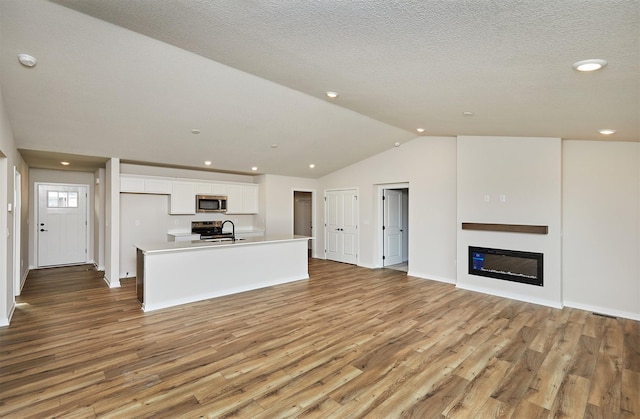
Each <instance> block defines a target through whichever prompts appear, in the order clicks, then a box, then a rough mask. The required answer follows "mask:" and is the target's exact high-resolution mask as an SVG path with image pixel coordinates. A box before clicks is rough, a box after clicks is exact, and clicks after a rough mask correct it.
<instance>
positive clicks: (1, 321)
mask: <svg viewBox="0 0 640 419" xmlns="http://www.w3.org/2000/svg"><path fill="white" fill-rule="evenodd" d="M15 311H16V303H15V302H14V303H11V310H9V315H8V316H7V317H0V327H6V326H9V323H11V318H12V317H13V313H14V312H15Z"/></svg>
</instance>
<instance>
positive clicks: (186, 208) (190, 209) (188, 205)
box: [170, 182, 196, 215]
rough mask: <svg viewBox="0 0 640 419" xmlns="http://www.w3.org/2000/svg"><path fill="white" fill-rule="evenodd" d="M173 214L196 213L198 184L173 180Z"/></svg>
mask: <svg viewBox="0 0 640 419" xmlns="http://www.w3.org/2000/svg"><path fill="white" fill-rule="evenodd" d="M170 213H171V214H174V215H175V214H195V213H196V186H195V184H193V183H190V182H172V188H171V212H170Z"/></svg>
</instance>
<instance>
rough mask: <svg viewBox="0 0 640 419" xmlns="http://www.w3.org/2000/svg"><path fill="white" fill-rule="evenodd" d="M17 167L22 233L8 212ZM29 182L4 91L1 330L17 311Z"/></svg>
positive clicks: (0, 116)
mask: <svg viewBox="0 0 640 419" xmlns="http://www.w3.org/2000/svg"><path fill="white" fill-rule="evenodd" d="M14 166H15V167H16V168H17V170H18V171H19V172H20V173H21V175H22V185H21V186H20V187H21V190H22V202H21V205H20V206H21V208H22V213H21V223H22V226H21V231H20V232H16V231H14V222H13V217H14V211H8V207H7V205H8V204H9V203H11V205H12V206H13V205H14V202H13V200H14V196H13V195H14V174H13V170H14V169H13V168H14ZM28 182H29V175H28V168H27V166H26V164H25V163H24V160H23V159H22V156H20V154H19V153H18V150H17V149H16V147H15V141H14V137H13V131H12V129H11V124H10V123H9V117H8V115H7V110H6V107H5V105H4V99H3V97H2V91H1V90H0V326H6V325H8V324H9V321H10V320H11V316H12V314H13V311H14V309H15V298H14V295H15V289H14V288H15V287H14V281H13V272H14V260H15V259H16V258H15V256H14V252H13V236H14V234H23V232H25V231H26V225H27V222H28V217H27V214H26V212H25V210H26V208H28V203H29V198H28V194H27V193H25V187H24V186H25V185H26V184H28ZM24 237H25V236H24V235H23V236H21V238H22V240H21V248H20V249H19V251H20V253H21V254H20V257H19V259H20V260H22V261H25V260H27V249H28V242H27V240H25V239H24ZM27 266H28V261H27V262H26V263H24V265H23V267H21V275H25V274H26V270H27Z"/></svg>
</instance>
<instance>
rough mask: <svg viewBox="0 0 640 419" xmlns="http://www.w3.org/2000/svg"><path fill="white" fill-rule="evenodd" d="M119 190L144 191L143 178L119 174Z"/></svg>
mask: <svg viewBox="0 0 640 419" xmlns="http://www.w3.org/2000/svg"><path fill="white" fill-rule="evenodd" d="M120 192H133V193H144V179H142V178H137V177H129V176H124V175H121V176H120Z"/></svg>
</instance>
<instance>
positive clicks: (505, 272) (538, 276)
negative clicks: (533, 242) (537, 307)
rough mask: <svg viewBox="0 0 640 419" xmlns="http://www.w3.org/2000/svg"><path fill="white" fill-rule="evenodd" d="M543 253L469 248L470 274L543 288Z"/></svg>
mask: <svg viewBox="0 0 640 419" xmlns="http://www.w3.org/2000/svg"><path fill="white" fill-rule="evenodd" d="M542 256H543V255H542V253H533V252H521V251H518V250H504V249H491V248H487V247H474V246H469V274H470V275H479V276H485V277H489V278H496V279H503V280H506V281H514V282H520V283H523V284H531V285H537V286H540V287H541V286H543V278H542V276H543V257H542Z"/></svg>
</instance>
